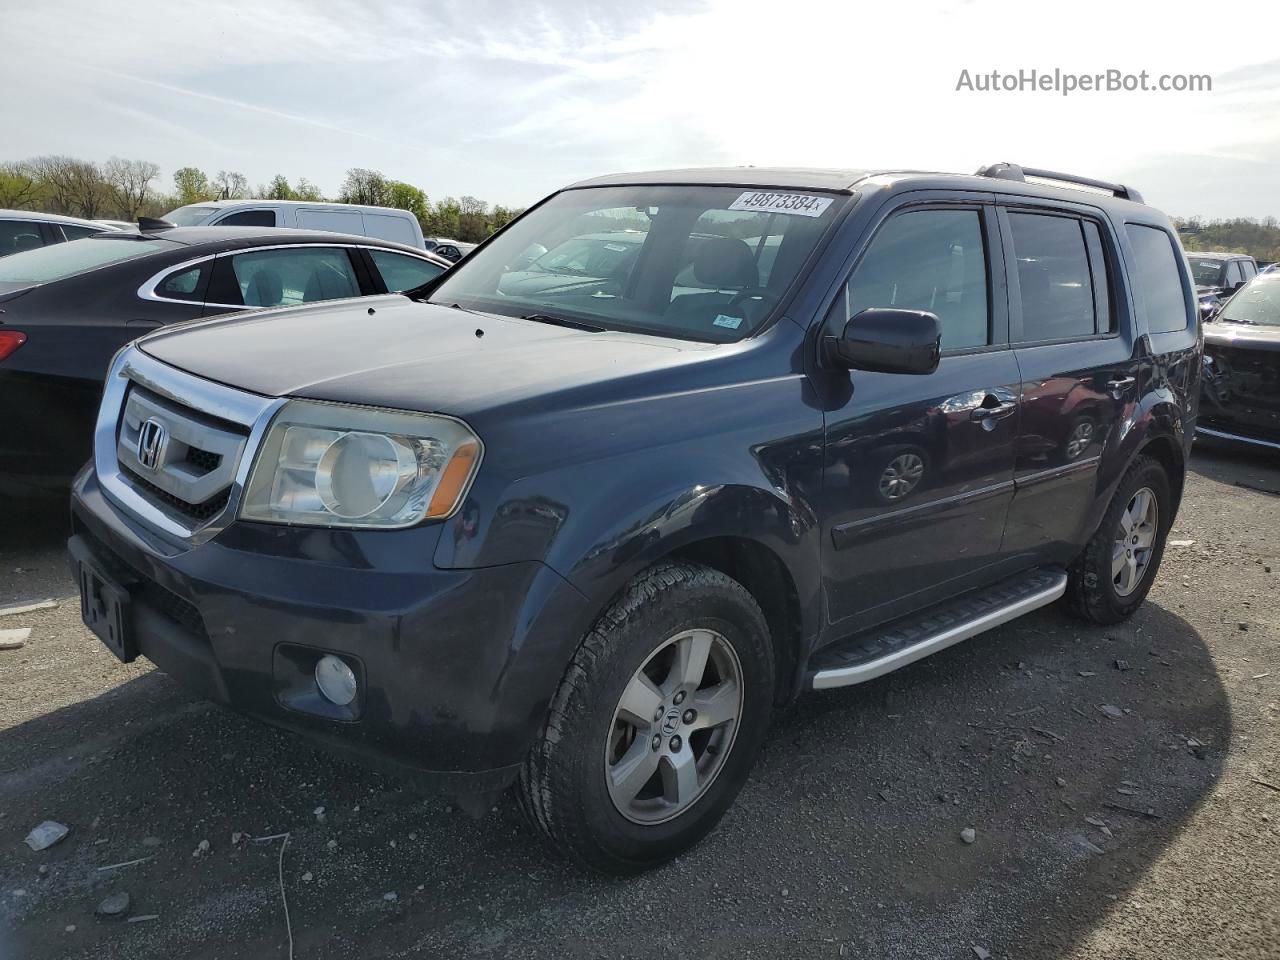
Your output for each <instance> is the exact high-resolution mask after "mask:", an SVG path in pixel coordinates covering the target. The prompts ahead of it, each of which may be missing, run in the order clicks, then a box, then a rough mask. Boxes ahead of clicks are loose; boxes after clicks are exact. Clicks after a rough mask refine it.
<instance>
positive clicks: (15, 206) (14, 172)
mask: <svg viewBox="0 0 1280 960" xmlns="http://www.w3.org/2000/svg"><path fill="white" fill-rule="evenodd" d="M40 186H41V185H40V182H39V181H38V180H37V179H36V177H35V176H34V175H33V172H32V170H31V168H30V167H29V166H28V165H27V164H25V163H0V207H5V208H7V209H9V210H34V209H37V208H38V207H39V206H40V194H41V189H40Z"/></svg>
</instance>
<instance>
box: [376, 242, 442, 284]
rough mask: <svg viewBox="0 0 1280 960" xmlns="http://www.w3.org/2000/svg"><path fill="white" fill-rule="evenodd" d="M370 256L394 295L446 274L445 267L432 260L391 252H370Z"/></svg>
mask: <svg viewBox="0 0 1280 960" xmlns="http://www.w3.org/2000/svg"><path fill="white" fill-rule="evenodd" d="M369 256H370V257H372V258H373V262H374V265H375V266H376V267H377V268H378V273H380V274H382V282H383V283H385V284H386V285H387V289H388V290H390V291H391V292H392V293H400V292H401V291H404V290H412V289H413V288H414V287H420V286H422V285H423V284H424V283H426V282H427V281H428V280H434V279H435V278H436V277H438V276H440V274H442V273H444V267H442V266H440V265H439V264H435V263H432V262H431V261H430V260H422V259H419V258H418V257H410V256H406V255H405V254H403V253H393V252H391V251H390V250H370V251H369Z"/></svg>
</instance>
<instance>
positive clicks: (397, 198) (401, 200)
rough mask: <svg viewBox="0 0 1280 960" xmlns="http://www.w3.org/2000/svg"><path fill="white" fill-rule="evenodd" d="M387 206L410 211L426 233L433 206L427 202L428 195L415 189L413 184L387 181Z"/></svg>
mask: <svg viewBox="0 0 1280 960" xmlns="http://www.w3.org/2000/svg"><path fill="white" fill-rule="evenodd" d="M386 206H388V207H395V208H396V209H397V210H408V211H409V212H410V213H412V214H413V215H414V216H415V217H417V218H418V223H419V224H420V225H421V226H422V229H423V230H424V231H425V230H426V229H427V224H428V222H429V220H430V217H431V205H430V204H429V203H428V202H427V195H426V194H425V193H423V192H422V191H421V190H419V189H418V188H417V187H415V186H414V185H413V184H411V183H401V182H400V181H399V180H389V181H387V197H386Z"/></svg>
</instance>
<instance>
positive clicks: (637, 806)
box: [520, 563, 774, 874]
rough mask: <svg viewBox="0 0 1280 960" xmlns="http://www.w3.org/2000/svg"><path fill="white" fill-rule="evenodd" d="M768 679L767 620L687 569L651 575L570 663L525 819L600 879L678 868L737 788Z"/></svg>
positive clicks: (533, 758) (764, 723) (727, 584)
mask: <svg viewBox="0 0 1280 960" xmlns="http://www.w3.org/2000/svg"><path fill="white" fill-rule="evenodd" d="M773 679H774V678H773V653H772V647H771V645H770V642H769V635H768V629H767V627H766V625H765V621H764V616H763V614H761V612H760V608H759V606H758V605H757V604H756V602H755V600H754V599H753V598H752V597H751V595H750V594H749V593H748V592H747V590H746V589H745V588H744V587H743V586H742V585H741V584H739V583H737V581H735V580H732V579H731V578H729V577H728V576H726V575H725V574H723V573H720V572H719V571H717V570H712V569H710V568H707V567H702V566H698V565H695V564H686V563H662V564H659V565H658V566H655V567H653V568H651V569H650V570H648V571H646V572H645V573H643V574H641V575H640V576H639V577H637V578H636V579H635V580H634V581H632V583H631V584H630V585H629V586H628V587H627V589H626V590H625V591H624V592H623V594H622V595H621V596H620V597H619V599H618V600H616V601H615V602H614V603H613V604H612V605H611V606H610V607H609V609H608V610H606V611H605V612H604V614H603V615H602V616H601V617H600V619H599V620H598V621H597V622H596V625H595V626H594V627H593V628H592V629H591V631H590V632H589V633H588V634H587V637H586V638H585V639H584V640H583V643H582V645H581V646H580V647H579V649H578V651H577V653H576V654H575V656H574V658H573V661H572V662H571V663H570V665H569V669H568V670H567V671H566V673H565V676H564V679H563V680H562V681H561V683H560V687H559V689H558V690H557V692H556V695H555V698H554V700H553V702H552V705H551V710H550V713H549V716H548V719H547V723H546V726H545V728H544V730H543V732H542V736H541V737H540V739H539V742H538V743H537V744H536V745H535V746H534V749H533V750H532V751H531V753H530V756H529V758H528V760H527V762H526V763H525V766H524V769H523V771H522V773H521V778H520V795H521V804H522V807H523V809H524V811H525V813H526V815H527V816H528V818H529V819H530V821H531V822H532V823H533V824H534V826H535V827H536V828H537V829H538V830H539V832H541V833H542V834H543V835H544V836H545V837H546V838H547V839H548V840H550V841H551V843H552V845H553V846H554V847H555V848H556V849H558V850H559V851H561V852H562V853H564V854H566V855H567V856H569V857H570V858H571V859H574V860H576V861H578V862H579V863H582V864H584V865H586V866H589V867H592V868H594V869H596V870H600V871H602V872H605V873H613V874H626V873H634V872H637V871H639V870H643V869H645V868H647V867H651V866H654V865H656V864H658V863H661V862H663V861H664V860H668V859H670V858H671V857H674V856H676V855H677V854H679V853H681V852H682V851H684V850H686V849H687V848H688V847H690V846H691V845H693V844H694V843H696V842H697V841H698V840H699V839H701V838H702V837H703V836H704V835H705V834H706V833H707V832H708V831H710V830H711V829H712V828H713V827H714V826H715V824H716V822H717V821H718V820H719V819H720V817H721V816H722V815H723V813H724V811H725V810H726V809H727V808H728V807H729V805H730V804H731V803H732V802H733V799H734V797H735V796H736V795H737V793H738V791H739V790H740V789H741V787H742V785H743V783H744V782H745V781H746V779H747V775H748V773H749V772H750V770H751V766H752V764H753V762H754V760H755V756H756V753H757V751H758V750H759V747H760V743H761V741H762V740H763V738H764V734H765V731H766V729H767V727H768V722H769V714H770V710H771V708H772V700H773Z"/></svg>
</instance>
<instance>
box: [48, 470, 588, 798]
mask: <svg viewBox="0 0 1280 960" xmlns="http://www.w3.org/2000/svg"><path fill="white" fill-rule="evenodd" d="M72 527H73V534H74V536H75V537H77V538H79V540H78V546H79V549H82V550H84V549H87V550H88V551H89V554H90V555H91V556H92V557H93V559H94V562H95V563H96V565H98V566H99V567H100V568H101V569H102V570H104V571H105V572H107V573H109V574H110V575H111V577H112V579H113V580H116V581H117V582H119V583H120V584H121V585H122V586H126V589H127V590H128V593H129V597H130V607H131V611H132V623H133V632H134V636H135V637H136V641H137V646H138V650H139V652H140V653H141V654H142V655H143V656H145V657H146V658H147V659H148V660H151V661H152V662H154V663H155V664H156V665H157V666H158V667H159V668H160V669H161V670H163V671H164V672H165V673H168V674H169V675H171V676H172V677H173V678H174V679H175V680H177V681H178V682H179V683H181V684H183V685H184V686H186V687H188V688H190V689H192V690H193V691H196V692H198V693H199V694H200V695H201V696H204V697H206V698H208V699H210V700H214V701H216V702H218V703H222V704H226V705H228V706H230V707H232V708H234V709H236V710H237V711H240V712H243V713H245V714H248V715H251V716H253V717H256V718H258V719H260V720H263V721H266V722H268V723H270V724H273V725H275V726H278V727H283V728H285V729H288V730H291V731H293V732H296V733H300V734H303V735H305V736H307V737H309V738H311V739H314V740H316V741H319V742H321V743H323V744H325V745H327V746H331V747H336V748H338V749H342V750H346V751H354V752H356V753H359V754H361V755H363V756H365V757H366V758H368V759H371V760H375V761H383V762H386V763H390V764H391V765H393V766H398V767H402V768H404V767H407V768H410V769H412V770H415V771H420V772H431V773H437V774H444V775H447V779H449V780H450V781H452V782H451V783H450V786H452V787H454V788H456V789H458V790H462V791H466V790H469V789H476V790H488V789H494V788H496V787H499V786H502V785H505V783H506V782H508V781H509V780H510V779H511V778H512V777H513V776H514V775H515V773H516V772H517V770H518V768H519V764H520V763H521V762H522V760H523V758H524V756H525V754H526V752H527V750H528V748H529V746H530V744H531V743H532V742H533V739H534V738H535V736H536V735H537V733H538V730H539V728H540V726H541V723H542V721H543V719H544V717H545V713H546V707H547V704H548V702H549V700H550V697H551V695H552V694H553V693H554V691H555V688H556V685H557V684H558V683H559V680H560V676H561V674H562V672H563V670H564V667H565V664H566V663H567V655H566V652H565V651H566V650H568V651H571V650H572V647H573V645H574V642H573V638H574V637H580V636H581V630H583V629H585V624H586V623H587V618H588V615H589V614H588V611H587V609H586V602H585V600H584V598H583V597H582V595H581V594H580V593H579V592H578V591H577V590H576V589H574V588H573V587H572V586H570V585H569V584H568V583H567V582H566V581H565V580H564V579H563V578H561V577H560V576H559V575H558V574H557V573H555V572H554V571H553V570H551V569H550V568H549V567H547V566H546V565H545V564H542V563H537V562H525V563H512V564H506V565H503V566H497V567H487V568H481V569H471V570H438V569H435V568H434V567H433V566H432V563H431V557H432V556H433V554H434V552H435V545H436V543H437V542H438V541H439V539H440V536H441V533H442V530H444V527H443V526H442V525H440V524H435V525H428V526H424V527H417V528H412V529H409V530H402V531H350V530H317V529H314V528H311V529H307V528H294V527H284V526H276V525H268V524H254V523H232V524H231V525H230V526H228V527H227V528H226V529H225V530H223V531H222V532H221V533H220V534H219V535H218V536H217V537H215V538H214V539H212V540H210V541H209V542H207V543H203V544H199V545H197V546H194V547H190V548H188V547H185V546H184V547H177V546H174V545H173V544H172V543H170V542H168V541H166V540H164V539H163V538H159V537H157V536H155V535H153V534H151V533H149V532H148V530H147V528H145V527H143V526H140V525H138V524H137V523H136V522H134V521H132V520H131V519H130V518H129V517H128V516H126V515H125V514H124V513H122V512H121V511H120V510H119V509H117V507H116V506H115V505H114V503H113V502H112V501H111V500H109V499H108V498H107V497H106V496H104V494H103V491H102V489H101V487H100V486H99V485H98V482H97V478H96V475H95V473H94V471H93V469H92V468H91V467H89V468H86V469H85V470H84V471H82V472H81V474H80V475H79V476H78V477H77V478H76V481H75V483H74V485H73V488H72ZM575 631H577V632H575ZM299 649H301V650H303V651H315V653H316V655H317V656H318V655H320V654H321V653H324V652H330V653H335V654H339V655H342V656H345V657H346V658H349V659H351V660H354V661H358V664H359V666H360V668H361V670H360V673H361V674H362V678H363V679H362V682H363V689H362V691H361V697H360V710H359V714H358V716H357V717H356V718H354V719H348V720H336V719H328V718H325V717H322V716H317V715H315V714H312V713H308V712H306V711H304V710H302V709H298V708H297V706H296V705H291V698H290V696H289V692H288V690H287V689H286V688H287V687H288V685H289V684H290V683H292V684H294V686H295V687H296V683H297V681H298V675H299V674H298V671H297V670H296V669H294V668H290V667H289V666H288V662H285V663H284V665H283V666H282V657H281V651H282V650H287V651H292V654H293V655H294V663H295V664H296V654H297V651H298V650H299ZM286 661H287V657H286ZM294 700H296V698H294Z"/></svg>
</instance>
